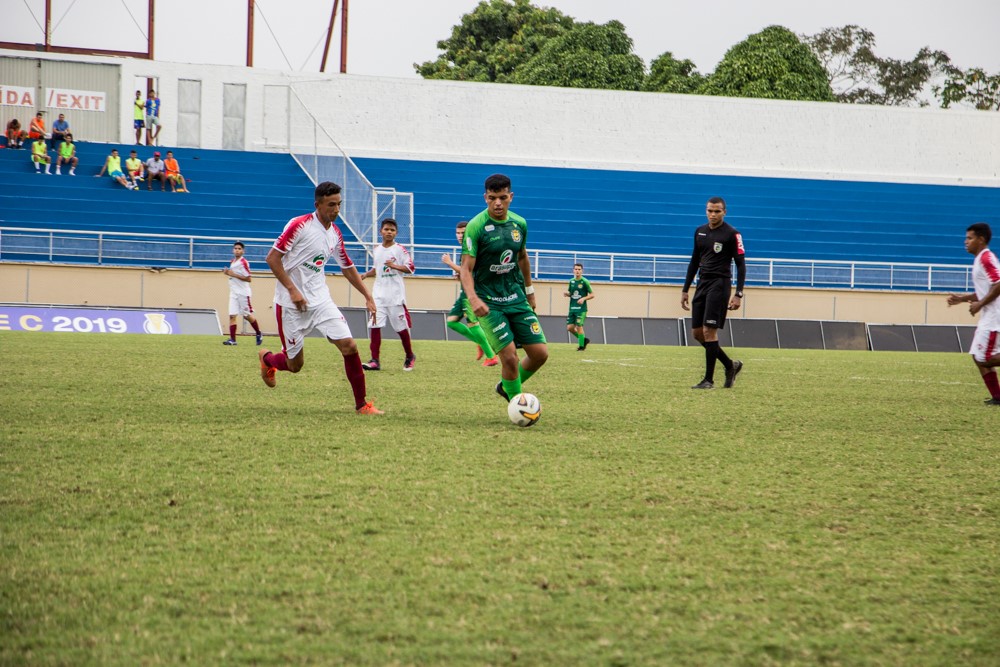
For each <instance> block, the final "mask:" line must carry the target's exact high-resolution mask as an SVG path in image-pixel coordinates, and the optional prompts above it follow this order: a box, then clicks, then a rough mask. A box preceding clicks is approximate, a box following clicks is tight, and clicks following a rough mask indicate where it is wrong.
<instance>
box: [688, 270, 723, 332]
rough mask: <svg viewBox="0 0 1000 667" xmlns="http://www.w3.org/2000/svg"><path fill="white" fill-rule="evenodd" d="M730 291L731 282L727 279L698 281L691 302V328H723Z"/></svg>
mask: <svg viewBox="0 0 1000 667" xmlns="http://www.w3.org/2000/svg"><path fill="white" fill-rule="evenodd" d="M731 290H732V281H730V280H729V279H727V278H710V279H708V280H700V281H698V288H697V289H696V290H695V292H694V298H693V299H692V300H691V328H692V329H700V328H701V327H712V328H713V329H723V328H725V326H726V314H727V313H728V312H729V295H730V291H731Z"/></svg>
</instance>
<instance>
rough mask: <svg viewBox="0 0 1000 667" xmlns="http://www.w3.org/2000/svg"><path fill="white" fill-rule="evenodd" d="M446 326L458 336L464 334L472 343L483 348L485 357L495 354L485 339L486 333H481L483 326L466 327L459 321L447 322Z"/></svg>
mask: <svg viewBox="0 0 1000 667" xmlns="http://www.w3.org/2000/svg"><path fill="white" fill-rule="evenodd" d="M448 328H449V329H451V330H452V331H454V332H455V333H457V334H458V335H459V336H464V337H465V338H468V339H469V340H471V341H472V342H473V343H475V344H476V345H478V346H479V347H481V348H483V354H485V355H486V356H487V358H489V359H492V358H493V357H495V356H496V352H494V351H493V348H492V347H490V343H489V341H488V340H487V339H486V334H485V333H483V328H482V327H481V326H479V325H478V324H477V325H475V326H471V327H467V326H465V325H464V324H462V322H460V321H455V322H448Z"/></svg>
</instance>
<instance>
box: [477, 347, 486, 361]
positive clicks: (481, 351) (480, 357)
mask: <svg viewBox="0 0 1000 667" xmlns="http://www.w3.org/2000/svg"><path fill="white" fill-rule="evenodd" d="M484 354H486V353H485V352H483V348H481V347H480V346H478V345H477V346H476V361H479V360H480V359H482V358H483V355H484Z"/></svg>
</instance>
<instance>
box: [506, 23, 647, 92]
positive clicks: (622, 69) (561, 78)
mask: <svg viewBox="0 0 1000 667" xmlns="http://www.w3.org/2000/svg"><path fill="white" fill-rule="evenodd" d="M644 78H645V65H644V64H643V62H642V58H640V57H639V56H637V55H635V54H634V53H632V40H631V38H629V36H628V35H627V34H626V33H625V26H624V25H622V24H621V23H620V22H618V21H609V22H608V23H606V24H604V25H597V24H594V23H582V24H577V25H575V26H574V27H573V28H572V29H571V30H569V31H566V32H564V33H562V34H561V35H557V36H555V37H552V38H551V39H549V40H548V41H546V42H545V45H544V46H543V47H542V49H541V51H539V53H538V54H537V55H536V56H534V57H533V58H532V59H531V60H529V61H528V62H527V63H525V64H524V65H523V66H521V67H519V68H518V69H517V70H516V71H515V72H514V76H513V79H512V80H513V82H514V83H523V84H528V85H535V86H564V87H568V88H603V89H608V90H639V87H640V86H641V85H642V82H643V79H644Z"/></svg>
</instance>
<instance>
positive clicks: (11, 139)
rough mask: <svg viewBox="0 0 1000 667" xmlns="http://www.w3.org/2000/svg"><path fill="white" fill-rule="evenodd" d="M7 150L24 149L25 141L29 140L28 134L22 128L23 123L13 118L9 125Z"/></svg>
mask: <svg viewBox="0 0 1000 667" xmlns="http://www.w3.org/2000/svg"><path fill="white" fill-rule="evenodd" d="M6 135H7V148H24V146H23V145H22V144H24V140H25V139H27V138H28V133H27V132H25V131H24V130H23V129H22V128H21V121H19V120H18V119H16V118H12V119H11V120H10V122H9V123H7V132H6Z"/></svg>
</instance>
